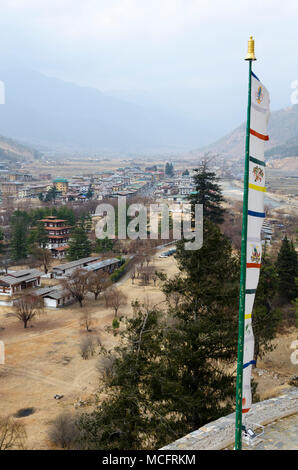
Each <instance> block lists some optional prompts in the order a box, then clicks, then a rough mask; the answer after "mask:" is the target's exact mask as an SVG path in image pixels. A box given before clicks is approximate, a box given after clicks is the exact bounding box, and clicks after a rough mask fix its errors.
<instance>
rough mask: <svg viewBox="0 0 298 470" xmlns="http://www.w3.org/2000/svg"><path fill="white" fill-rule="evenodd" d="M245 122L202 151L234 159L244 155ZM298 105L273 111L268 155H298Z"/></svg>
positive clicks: (267, 145)
mask: <svg viewBox="0 0 298 470" xmlns="http://www.w3.org/2000/svg"><path fill="white" fill-rule="evenodd" d="M245 128H246V126H245V124H241V126H239V127H237V128H236V129H235V130H233V131H232V132H230V133H229V134H228V135H226V136H225V137H222V138H221V139H219V140H218V141H216V142H214V143H213V144H211V145H208V146H207V147H204V148H202V149H201V150H202V151H211V152H215V153H220V154H221V155H226V156H227V157H230V158H232V159H235V158H239V156H240V155H243V152H244V145H245ZM297 131H298V105H297V104H296V105H293V106H290V107H288V108H284V109H281V110H278V111H274V112H273V113H271V116H270V120H269V141H268V143H266V152H265V155H266V156H267V157H273V158H284V157H293V156H298V132H297Z"/></svg>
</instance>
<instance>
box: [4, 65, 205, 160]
mask: <svg viewBox="0 0 298 470" xmlns="http://www.w3.org/2000/svg"><path fill="white" fill-rule="evenodd" d="M0 79H1V80H2V81H3V82H4V83H5V93H6V100H5V105H1V106H0V132H1V133H2V134H4V135H8V136H11V137H13V138H15V139H18V140H20V141H22V142H25V143H30V144H32V145H34V146H38V147H39V148H44V149H45V148H48V149H49V150H52V149H62V150H70V151H76V152H79V151H81V150H83V151H95V152H96V151H98V150H104V151H105V150H107V151H112V152H113V151H114V152H125V151H128V152H138V151H147V150H151V151H152V150H171V149H174V150H184V149H189V148H191V147H192V146H198V142H200V138H199V135H198V130H199V129H198V124H197V123H194V122H192V121H190V120H187V119H186V118H180V117H177V116H175V115H174V113H173V112H171V113H170V112H169V113H165V112H161V111H160V110H154V109H149V108H146V107H142V106H139V105H137V104H133V103H128V102H125V101H122V100H120V99H118V98H113V97H111V96H107V95H105V94H104V93H101V92H100V91H98V90H96V89H93V88H88V87H81V86H78V85H75V84H72V83H67V82H64V81H62V80H59V79H56V78H51V77H46V76H44V75H42V74H40V73H37V72H33V71H28V70H2V71H1V70H0ZM202 133H203V132H202Z"/></svg>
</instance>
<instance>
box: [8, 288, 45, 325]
mask: <svg viewBox="0 0 298 470" xmlns="http://www.w3.org/2000/svg"><path fill="white" fill-rule="evenodd" d="M14 307H15V311H14V313H13V315H14V316H15V317H17V318H18V319H19V320H21V321H22V322H23V323H24V328H27V326H28V323H29V322H30V321H31V320H33V318H35V317H36V316H39V315H40V314H42V313H43V311H44V310H43V309H44V303H43V299H42V298H40V297H37V296H35V295H32V294H23V295H21V296H20V297H19V298H18V299H17V300H16V301H15V303H14Z"/></svg>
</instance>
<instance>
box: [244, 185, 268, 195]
mask: <svg viewBox="0 0 298 470" xmlns="http://www.w3.org/2000/svg"><path fill="white" fill-rule="evenodd" d="M248 187H249V188H251V189H255V190H256V191H262V192H263V193H265V192H266V191H267V189H266V188H265V186H257V185H256V184H252V183H249V185H248Z"/></svg>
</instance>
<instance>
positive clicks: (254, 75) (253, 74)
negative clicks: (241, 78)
mask: <svg viewBox="0 0 298 470" xmlns="http://www.w3.org/2000/svg"><path fill="white" fill-rule="evenodd" d="M251 74H252V76H253V77H255V78H256V79H257V80H259V81H260V79H259V78H258V77H257V76H256V74H255V73H253V72H251Z"/></svg>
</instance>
